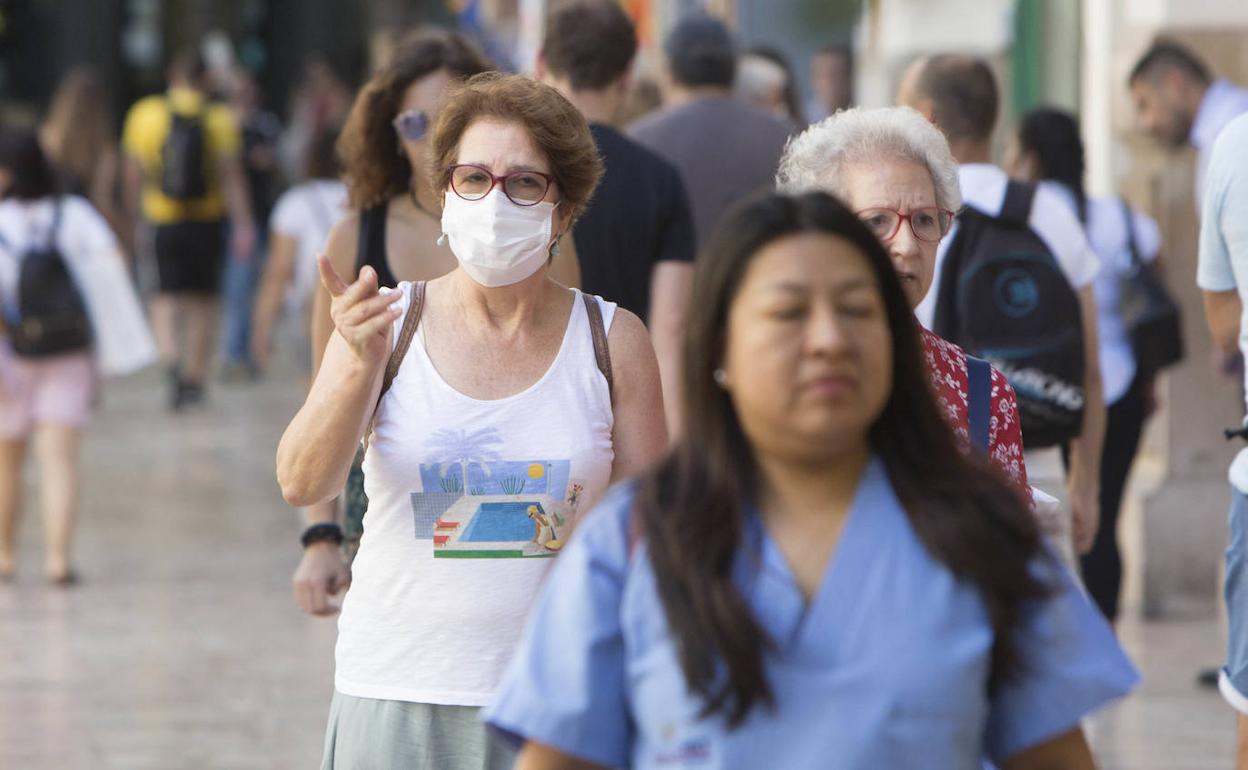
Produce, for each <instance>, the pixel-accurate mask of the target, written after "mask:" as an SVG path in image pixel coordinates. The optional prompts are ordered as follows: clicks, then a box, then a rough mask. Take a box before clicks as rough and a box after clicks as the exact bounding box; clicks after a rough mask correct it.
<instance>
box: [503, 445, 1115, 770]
mask: <svg viewBox="0 0 1248 770" xmlns="http://www.w3.org/2000/svg"><path fill="white" fill-rule="evenodd" d="M632 497H633V490H632V488H631V487H629V486H624V487H619V488H617V489H615V490H614V491H613V492H612V493H611V494H610V495H609V496H608V497H607V498H606V499H604V500H603V502H602V504H601V505H600V506H599V507H598V508H597V509H596V510H595V511H594V513H593V514H592V515H590V516H589V517H587V519H586V521H584V522H582V524H581V525H580V529H579V531H578V532H577V533H576V535H575V536H574V538H573V541H572V542H571V543H570V544H569V546H568V548H567V549H566V550H565V552H564V553H563V554H562V555H561V556H560V557H559V560H558V563H557V564H556V565H555V568H554V569H553V570H552V572H551V573H550V574H549V575H548V577H547V580H546V584H545V586H544V588H543V590H542V595H541V597H540V599H539V601H538V603H537V606H536V609H535V612H534V614H533V616H532V617H531V619H530V623H529V627H528V629H527V630H526V632H525V636H524V639H523V641H522V642H521V645H520V648H519V650H518V651H517V654H516V657H515V659H514V660H513V661H512V664H511V666H510V668H509V670H508V672H507V674H506V676H505V677H504V679H503V682H502V685H501V687H500V691H499V694H498V699H497V701H496V702H495V704H494V705H493V706H492V707H491V708H489V709H488V710H487V712H486V714H485V719H486V721H487V722H488V723H489V724H490V725H491V726H492V727H494V728H495V729H497V730H499V731H500V732H501V733H502V734H504V735H505V736H507V737H509V738H511V739H513V740H515V741H516V742H520V741H523V740H535V741H538V742H541V743H544V744H547V745H549V746H553V747H555V748H557V749H559V750H560V751H563V752H565V753H567V754H571V755H574V756H577V757H580V758H582V759H586V760H589V761H591V762H596V763H599V764H602V765H605V766H608V767H619V768H625V767H629V768H638V769H639V770H650V769H651V768H653V769H655V770H660V769H661V770H673V769H674V768H682V769H685V768H687V769H688V770H695V769H696V770H736V769H738V768H740V770H757V769H758V768H764V767H783V768H786V770H802V768H818V769H819V770H850V769H851V768H852V769H853V770H879V768H911V767H912V768H923V770H942V769H944V768H949V769H951V770H952V769H953V768H957V769H958V770H979V769H980V768H981V767H983V760H984V758H985V757H987V758H990V759H992V760H994V761H997V762H1001V761H1004V760H1005V759H1008V758H1009V757H1011V756H1013V755H1015V754H1017V753H1018V752H1021V751H1023V750H1025V749H1028V748H1030V747H1032V746H1035V745H1037V744H1039V743H1042V742H1044V741H1046V740H1048V739H1050V738H1054V737H1057V736H1058V735H1060V734H1062V733H1064V732H1066V731H1068V730H1071V729H1073V728H1075V727H1076V726H1078V724H1079V720H1080V718H1081V717H1083V716H1085V715H1087V714H1089V713H1091V712H1092V711H1094V710H1096V709H1097V708H1099V707H1100V706H1102V705H1104V704H1105V703H1107V702H1108V701H1110V700H1112V699H1114V698H1117V697H1119V696H1121V695H1124V694H1125V693H1127V692H1128V691H1129V690H1130V689H1131V688H1132V687H1133V686H1134V684H1135V683H1136V681H1137V675H1136V672H1135V670H1134V668H1133V667H1132V666H1131V664H1130V662H1129V661H1128V660H1127V658H1126V656H1125V655H1124V654H1123V652H1122V650H1121V648H1120V647H1119V646H1118V643H1117V641H1116V640H1115V639H1114V636H1113V633H1112V632H1111V631H1110V629H1109V627H1108V626H1107V625H1106V623H1105V621H1104V620H1103V619H1102V617H1101V615H1100V613H1099V612H1098V611H1097V610H1096V609H1095V607H1093V606H1092V605H1091V603H1089V601H1088V600H1087V598H1086V597H1085V596H1084V595H1083V593H1082V592H1081V591H1080V590H1079V589H1078V588H1077V587H1076V586H1075V583H1074V581H1073V579H1072V578H1071V577H1070V575H1069V574H1068V573H1067V572H1066V571H1065V568H1064V567H1061V566H1060V564H1058V562H1057V560H1056V559H1052V558H1046V559H1044V560H1038V562H1037V564H1036V565H1035V569H1037V570H1043V572H1044V574H1045V575H1046V576H1047V577H1046V579H1047V580H1048V581H1049V582H1050V584H1052V585H1054V586H1055V588H1056V592H1055V593H1054V594H1053V595H1052V596H1051V597H1050V598H1048V599H1045V600H1043V601H1040V602H1037V603H1035V604H1034V605H1032V606H1031V607H1030V608H1028V610H1027V611H1026V613H1025V617H1024V620H1023V622H1022V624H1021V626H1020V627H1019V634H1020V637H1019V642H1020V645H1021V651H1022V653H1023V656H1024V658H1025V660H1026V663H1025V665H1024V667H1023V669H1022V670H1021V671H1020V672H1019V674H1018V676H1017V677H1015V678H1013V679H1011V680H1007V682H1005V683H1004V684H1003V685H1002V686H1001V687H1000V688H998V690H997V692H996V693H995V694H994V695H993V696H992V697H991V698H990V697H989V696H988V694H987V680H988V671H989V661H990V655H991V648H992V640H993V633H992V627H991V625H990V623H989V620H988V616H987V612H986V610H985V607H984V604H983V602H982V600H981V599H980V597H979V594H978V592H977V591H976V590H975V589H974V588H973V587H972V586H971V585H970V584H968V583H966V582H964V581H961V580H959V579H957V578H955V577H954V575H953V574H952V573H951V572H950V571H949V570H948V569H947V568H946V567H945V566H944V565H943V564H941V563H939V562H937V561H936V560H935V559H933V558H932V556H931V555H930V554H929V553H928V552H927V550H926V548H924V546H923V545H922V543H920V541H919V539H918V537H917V536H916V535H915V533H914V530H913V529H912V528H911V526H910V523H909V520H908V518H907V517H906V514H905V511H904V510H903V509H902V508H901V505H900V504H899V503H898V501H897V498H896V496H895V495H894V494H893V489H892V485H891V483H890V482H889V479H888V475H887V472H886V471H885V469H884V466H883V464H882V463H881V462H880V461H879V460H878V459H876V460H873V461H872V462H871V463H870V464H869V465H868V467H867V470H866V472H865V473H864V475H863V478H862V480H861V482H860V484H859V489H858V491H857V494H856V497H855V499H854V503H853V506H852V508H851V511H850V515H849V519H848V521H847V522H846V524H845V528H844V530H843V532H842V535H841V541H840V543H839V545H838V546H837V550H836V553H835V555H834V557H833V558H832V560H831V561H830V563H829V566H828V569H827V572H826V574H825V575H824V578H823V582H822V584H821V586H820V587H819V589H818V591H817V593H816V594H815V595H814V597H813V598H812V600H811V601H810V603H809V604H807V602H806V601H805V599H804V598H803V596H802V594H801V592H800V590H799V589H798V587H797V585H796V583H795V582H794V580H793V577H792V573H791V572H790V571H789V568H788V566H787V564H786V562H785V560H784V558H783V556H782V555H781V553H780V551H779V550H778V549H777V547H776V544H775V542H774V541H773V540H772V539H771V538H770V537H769V536H768V535H767V534H766V532H765V530H764V528H763V527H762V526H761V525H758V524H757V522H758V519H757V517H752V518H751V527H750V528H749V530H750V533H749V536H747V538H746V542H745V543H744V544H743V547H742V554H741V555H740V556H739V557H738V559H737V561H736V567H735V579H736V580H737V585H738V586H739V588H740V590H741V592H742V594H743V596H744V597H745V599H746V601H747V602H749V604H750V606H751V608H752V610H753V612H754V615H755V617H756V618H757V619H758V621H759V623H760V625H761V626H762V627H763V628H764V629H765V630H766V631H767V633H768V634H770V636H771V637H772V639H773V640H774V641H775V643H776V646H775V648H774V650H773V651H772V652H771V653H769V654H768V655H767V658H766V668H767V677H768V680H769V682H770V683H771V687H772V690H773V692H774V693H775V696H776V707H775V709H774V710H767V709H766V707H758V708H756V709H755V710H754V711H752V712H751V714H750V716H749V717H748V718H747V720H746V722H745V723H744V724H743V725H741V726H740V727H738V728H737V729H736V730H731V731H730V730H728V729H727V726H726V724H725V722H724V721H723V719H722V718H721V717H719V716H711V717H705V718H702V717H699V712H700V711H701V709H702V703H701V701H700V700H699V699H698V698H696V697H695V696H692V695H690V694H689V693H688V691H687V689H686V686H685V680H684V676H683V674H682V672H681V669H680V664H679V660H678V657H677V654H676V649H675V645H674V643H673V641H672V639H671V635H670V631H669V628H668V625H667V621H666V616H665V614H664V610H663V606H662V604H661V603H660V600H659V596H658V593H657V591H656V588H655V578H654V573H653V571H652V570H651V568H650V564H649V560H648V559H647V558H646V557H645V553H646V550H645V546H644V544H634V543H632V542H631V541H633V540H635V538H631V537H630V522H629V518H630V508H631V504H632Z"/></svg>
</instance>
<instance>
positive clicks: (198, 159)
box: [160, 103, 208, 201]
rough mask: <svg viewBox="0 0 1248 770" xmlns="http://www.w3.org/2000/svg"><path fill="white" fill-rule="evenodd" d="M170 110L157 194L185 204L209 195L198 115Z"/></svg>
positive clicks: (205, 150) (200, 116)
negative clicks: (160, 193) (162, 194)
mask: <svg viewBox="0 0 1248 770" xmlns="http://www.w3.org/2000/svg"><path fill="white" fill-rule="evenodd" d="M168 108H169V136H168V137H166V138H165V145H164V147H163V148H161V154H160V162H161V167H160V191H161V192H162V193H164V194H165V196H166V197H169V198H173V199H174V200H181V201H188V200H196V199H199V198H203V197H204V196H206V195H207V194H208V172H207V169H206V167H205V163H206V162H207V160H208V157H207V156H208V153H207V148H206V147H205V140H204V121H203V114H202V113H201V112H196V113H192V114H189V115H186V114H182V113H180V112H178V111H177V110H175V109H173V104H172V103H169V104H168Z"/></svg>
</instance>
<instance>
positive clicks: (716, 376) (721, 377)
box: [711, 369, 728, 388]
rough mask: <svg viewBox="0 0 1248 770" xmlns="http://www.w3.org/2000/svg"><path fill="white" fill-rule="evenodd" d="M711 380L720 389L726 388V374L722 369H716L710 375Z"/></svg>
mask: <svg viewBox="0 0 1248 770" xmlns="http://www.w3.org/2000/svg"><path fill="white" fill-rule="evenodd" d="M711 378H712V379H713V380H715V384H716V385H718V386H719V387H721V388H726V387H728V372H725V371H724V370H723V369H716V370H715V371H714V372H713V373H712V374H711Z"/></svg>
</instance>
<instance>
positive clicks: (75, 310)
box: [0, 201, 91, 358]
mask: <svg viewBox="0 0 1248 770" xmlns="http://www.w3.org/2000/svg"><path fill="white" fill-rule="evenodd" d="M60 223H61V204H60V202H59V201H58V202H57V203H56V204H55V208H54V209H53V214H52V230H51V232H50V233H49V235H48V240H47V242H45V243H43V244H39V245H32V246H30V247H29V248H28V249H27V251H26V252H25V253H23V254H22V255H21V257H20V262H19V263H18V278H17V301H16V307H15V308H11V309H10V310H9V312H8V313H6V316H7V317H8V319H9V322H8V324H7V325H8V327H9V336H10V338H11V340H12V343H13V352H15V353H17V355H19V356H21V357H23V358H42V357H44V356H54V355H59V354H61V353H73V352H77V351H81V350H87V349H88V348H90V346H91V319H90V316H88V315H87V306H86V303H85V302H84V301H83V298H82V293H81V292H80V291H78V286H77V285H76V284H75V283H74V277H73V275H72V274H71V273H70V271H69V266H68V265H67V264H66V263H65V258H64V257H63V256H61V252H60V250H59V249H58V248H57V246H56V233H57V230H58V229H59V228H60ZM0 245H7V244H4V243H3V241H0Z"/></svg>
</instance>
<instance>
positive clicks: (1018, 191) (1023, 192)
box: [997, 179, 1036, 227]
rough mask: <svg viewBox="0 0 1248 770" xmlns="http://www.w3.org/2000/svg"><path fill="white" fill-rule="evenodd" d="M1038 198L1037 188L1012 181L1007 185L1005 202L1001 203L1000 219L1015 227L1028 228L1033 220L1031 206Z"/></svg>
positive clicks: (998, 216)
mask: <svg viewBox="0 0 1248 770" xmlns="http://www.w3.org/2000/svg"><path fill="white" fill-rule="evenodd" d="M1035 198H1036V186H1035V185H1034V184H1028V183H1026V182H1019V181H1017V180H1014V179H1011V180H1010V181H1009V182H1007V183H1006V185H1005V200H1003V201H1001V213H1000V214H998V215H997V218H998V219H1001V220H1003V221H1005V222H1008V223H1010V224H1012V225H1014V226H1015V227H1028V226H1029V224H1028V222H1029V221H1030V220H1031V204H1032V201H1034V200H1035Z"/></svg>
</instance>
